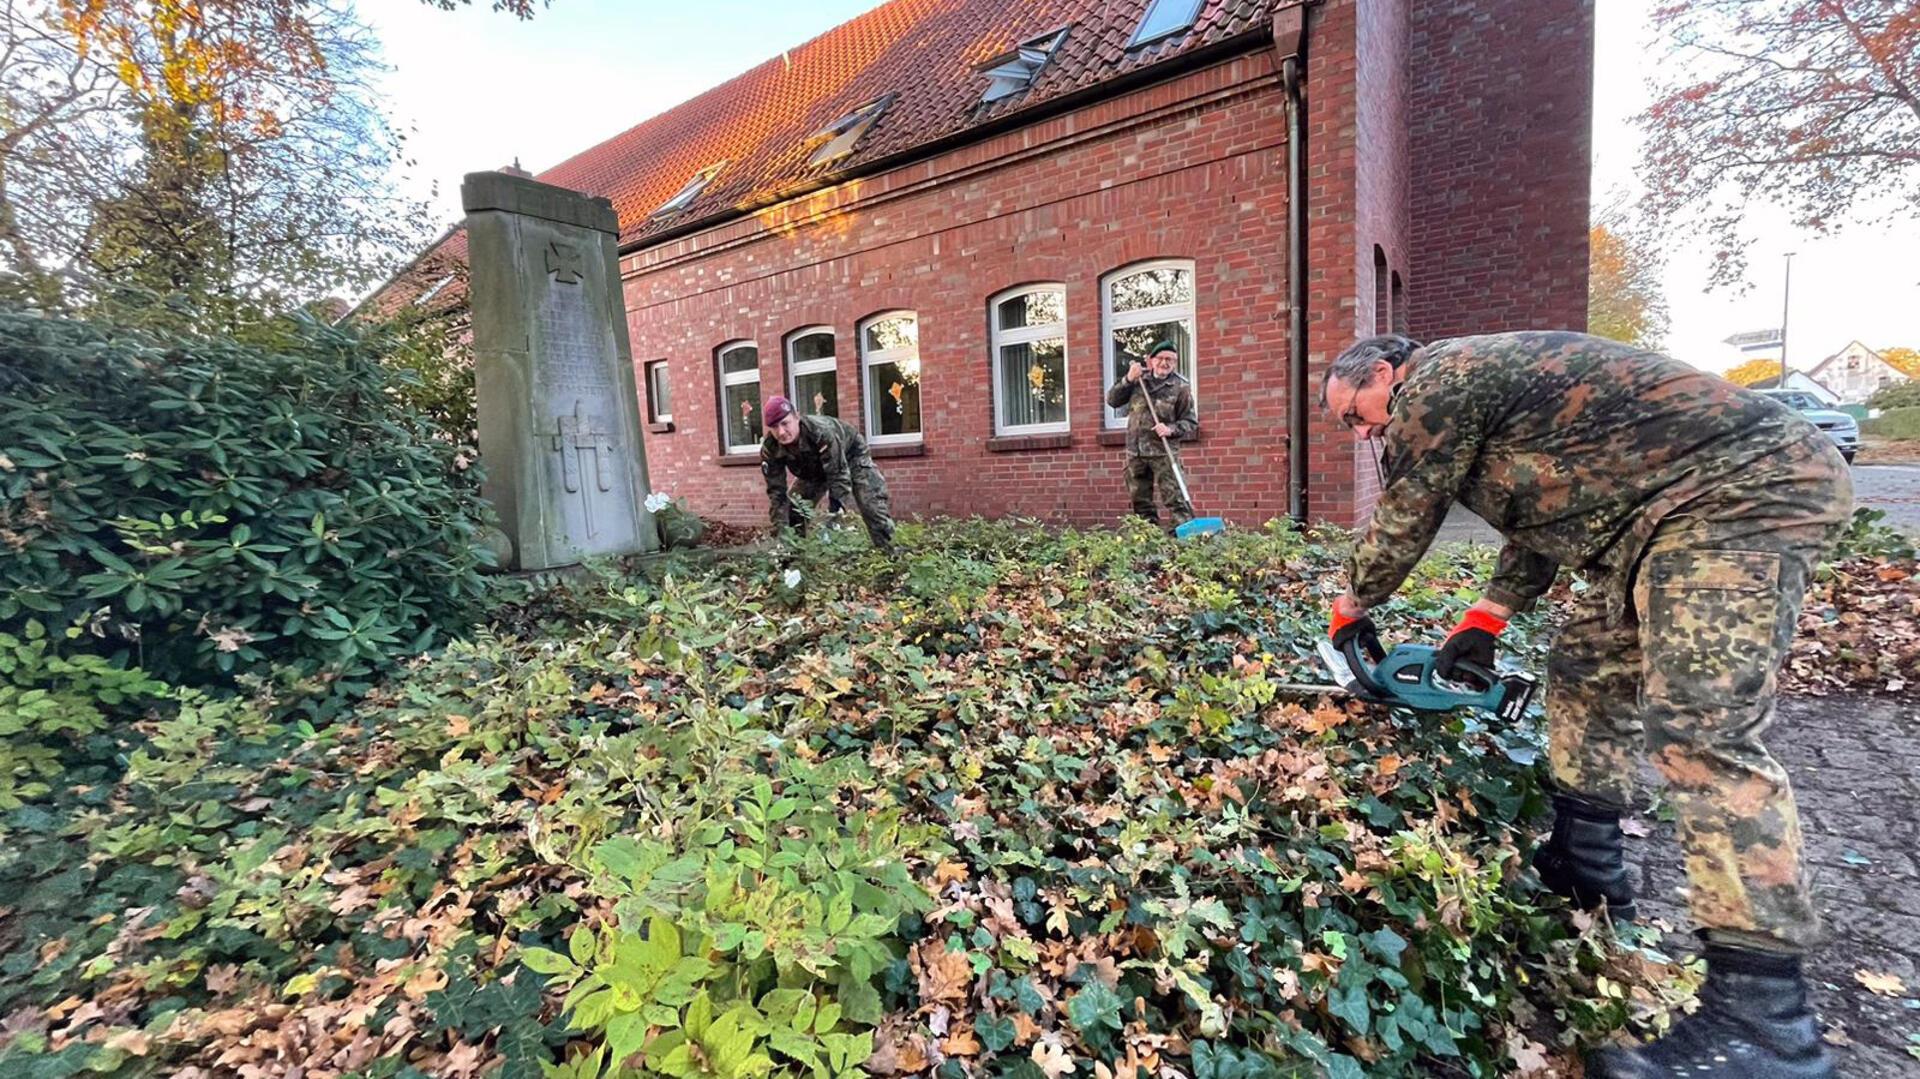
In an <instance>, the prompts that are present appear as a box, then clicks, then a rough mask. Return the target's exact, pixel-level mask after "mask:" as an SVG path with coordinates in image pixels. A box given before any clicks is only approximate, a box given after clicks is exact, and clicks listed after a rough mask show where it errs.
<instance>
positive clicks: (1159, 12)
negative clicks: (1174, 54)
mask: <svg viewBox="0 0 1920 1079" xmlns="http://www.w3.org/2000/svg"><path fill="white" fill-rule="evenodd" d="M1200 4H1201V0H1153V3H1152V4H1151V5H1150V6H1149V7H1148V8H1147V14H1146V17H1145V18H1143V19H1141V20H1140V29H1138V30H1135V31H1134V32H1133V40H1132V41H1129V42H1127V48H1129V49H1131V48H1134V47H1135V46H1138V45H1145V44H1146V43H1147V42H1149V41H1158V40H1160V39H1161V38H1163V37H1166V36H1167V35H1168V34H1177V33H1179V32H1180V31H1182V30H1185V29H1186V28H1187V27H1189V26H1192V25H1193V20H1194V19H1195V18H1197V17H1198V16H1199V14H1200Z"/></svg>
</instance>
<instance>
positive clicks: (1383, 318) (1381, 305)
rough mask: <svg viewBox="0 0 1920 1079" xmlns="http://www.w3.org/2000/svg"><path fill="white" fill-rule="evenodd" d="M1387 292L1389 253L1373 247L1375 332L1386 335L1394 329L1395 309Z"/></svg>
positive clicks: (1378, 246) (1378, 247)
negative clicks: (1389, 300)
mask: <svg viewBox="0 0 1920 1079" xmlns="http://www.w3.org/2000/svg"><path fill="white" fill-rule="evenodd" d="M1387 296H1388V292H1387V253H1386V252H1385V251H1383V250H1381V248H1380V245H1379V244H1374V245H1373V332H1374V333H1386V332H1388V331H1389V330H1391V329H1392V328H1393V308H1392V307H1391V306H1390V305H1389V302H1388V299H1387Z"/></svg>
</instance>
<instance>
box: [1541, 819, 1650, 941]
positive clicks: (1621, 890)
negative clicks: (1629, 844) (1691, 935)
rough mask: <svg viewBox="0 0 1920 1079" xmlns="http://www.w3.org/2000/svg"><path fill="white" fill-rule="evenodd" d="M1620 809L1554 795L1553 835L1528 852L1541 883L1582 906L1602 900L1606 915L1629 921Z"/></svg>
mask: <svg viewBox="0 0 1920 1079" xmlns="http://www.w3.org/2000/svg"><path fill="white" fill-rule="evenodd" d="M1622 834H1623V833H1622V832H1621V831H1620V814H1619V813H1618V812H1617V811H1615V810H1611V809H1608V808H1607V807H1605V806H1603V805H1599V804H1597V803H1594V802H1589V801H1587V800H1586V799H1584V798H1576V797H1574V796H1573V795H1571V794H1556V795H1554V796H1553V834H1552V835H1551V836H1548V837H1547V841H1546V842H1545V843H1543V844H1541V845H1540V848H1539V849H1538V850H1536V851H1534V852H1533V868H1534V869H1535V870H1537V871H1538V872H1539V874H1540V882H1541V883H1542V884H1545V885H1546V886H1547V890H1548V891H1550V892H1553V893H1554V894H1555V895H1560V896H1564V897H1566V899H1567V900H1568V901H1570V902H1572V903H1573V904H1574V905H1575V906H1577V907H1580V908H1581V909H1583V910H1591V909H1593V908H1594V907H1598V906H1602V905H1605V907H1606V908H1607V915H1608V917H1610V918H1612V919H1613V920H1614V921H1616V922H1630V921H1633V920H1634V918H1636V917H1638V915H1639V908H1638V907H1636V906H1635V905H1634V902H1633V885H1632V883H1630V882H1629V881H1628V880H1627V859H1626V854H1625V852H1624V851H1622V850H1621V846H1620V843H1621V837H1622Z"/></svg>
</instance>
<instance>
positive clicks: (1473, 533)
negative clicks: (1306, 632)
mask: <svg viewBox="0 0 1920 1079" xmlns="http://www.w3.org/2000/svg"><path fill="white" fill-rule="evenodd" d="M1853 501H1854V504H1855V505H1857V506H1871V507H1873V508H1874V509H1879V510H1885V511H1886V514H1887V522H1886V523H1888V524H1890V525H1893V526H1894V527H1895V528H1899V529H1903V530H1905V531H1907V532H1909V533H1912V534H1913V535H1916V536H1920V465H1855V466H1854V468H1853ZM1462 540H1471V541H1473V542H1475V543H1486V544H1491V545H1493V546H1495V547H1498V546H1499V545H1500V533H1498V532H1495V531H1494V530H1493V529H1492V528H1491V527H1490V526H1489V525H1488V524H1487V523H1486V522H1484V521H1482V520H1481V519H1480V518H1478V517H1475V516H1474V515H1473V514H1472V513H1469V512H1468V511H1467V509H1466V507H1464V506H1461V505H1458V504H1456V505H1455V506H1454V507H1453V510H1452V512H1450V513H1448V514H1447V523H1446V524H1445V525H1443V526H1441V528H1440V542H1443V543H1445V542H1449V541H1462ZM1916 1074H1920V1072H1916Z"/></svg>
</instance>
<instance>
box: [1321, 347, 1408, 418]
mask: <svg viewBox="0 0 1920 1079" xmlns="http://www.w3.org/2000/svg"><path fill="white" fill-rule="evenodd" d="M1421 347H1422V346H1421V344H1420V342H1418V341H1415V340H1414V339H1413V338H1411V337H1408V336H1406V335H1405V334H1398V333H1383V334H1379V335H1377V336H1374V337H1362V338H1361V339H1360V340H1358V341H1355V342H1354V343H1353V344H1351V345H1348V346H1347V348H1346V351H1344V352H1342V353H1340V355H1338V356H1335V357H1334V358H1333V362H1332V363H1331V364H1328V365H1327V373H1326V374H1325V375H1323V376H1321V379H1320V405H1321V407H1323V408H1324V407H1326V403H1327V383H1329V382H1331V381H1333V377H1334V376H1335V375H1339V376H1340V381H1342V382H1345V383H1346V384H1347V385H1349V386H1352V387H1353V388H1354V389H1356V390H1364V389H1366V388H1367V387H1368V386H1370V385H1372V384H1373V369H1374V367H1375V366H1376V365H1377V364H1379V362H1380V361H1381V360H1385V361H1387V363H1388V365H1390V366H1391V367H1392V368H1393V369H1394V370H1396V371H1398V370H1399V369H1400V368H1402V367H1405V366H1406V365H1407V361H1408V360H1410V359H1412V358H1413V354H1414V353H1415V352H1418V351H1420V349H1421Z"/></svg>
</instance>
